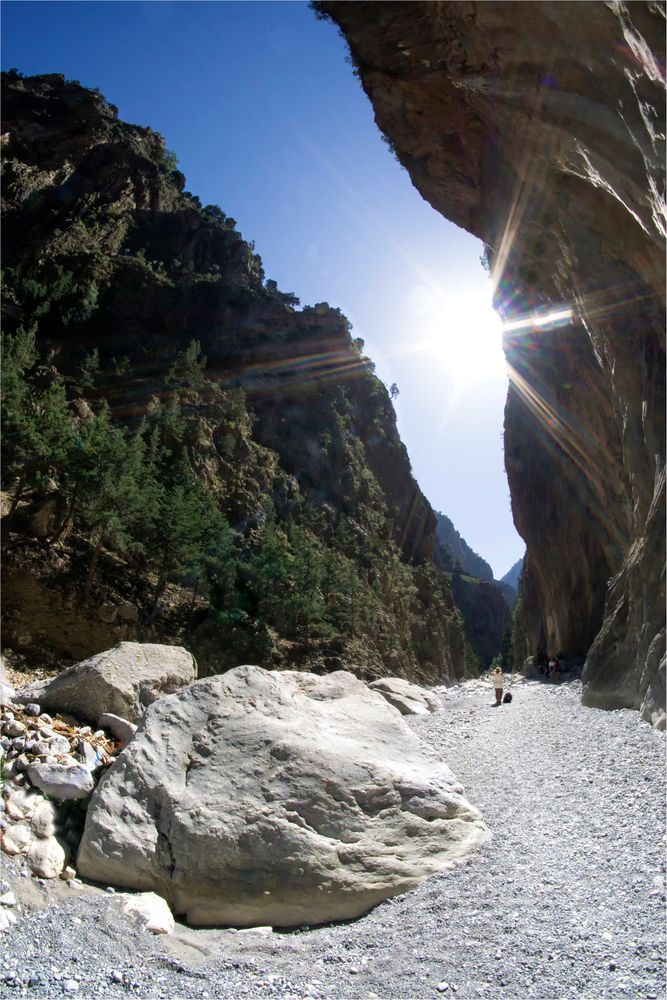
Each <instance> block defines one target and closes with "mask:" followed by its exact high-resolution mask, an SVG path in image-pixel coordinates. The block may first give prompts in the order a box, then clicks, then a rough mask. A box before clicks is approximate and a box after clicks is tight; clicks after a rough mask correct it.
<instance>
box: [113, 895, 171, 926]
mask: <svg viewBox="0 0 667 1000" xmlns="http://www.w3.org/2000/svg"><path fill="white" fill-rule="evenodd" d="M118 898H119V899H122V900H124V902H123V913H129V914H132V915H135V916H137V917H139V919H140V920H141V922H142V923H143V924H144V926H145V927H146V930H148V931H150V932H151V934H171V932H172V931H173V929H174V926H175V925H174V917H173V914H172V912H171V910H170V909H169V905H168V903H167V901H166V900H165V899H163V898H162V896H158V895H157V893H155V892H140V893H138V894H137V895H136V896H128V895H125V894H122V895H121V896H119V897H118Z"/></svg>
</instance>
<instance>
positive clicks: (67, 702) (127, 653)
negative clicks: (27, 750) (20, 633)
mask: <svg viewBox="0 0 667 1000" xmlns="http://www.w3.org/2000/svg"><path fill="white" fill-rule="evenodd" d="M195 676H196V664H195V661H194V658H193V657H192V654H191V653H188V651H187V650H186V649H183V648H182V647H181V646H162V645H158V644H157V643H140V642H120V643H119V644H118V645H117V646H115V647H114V648H113V649H109V650H107V651H106V652H104V653H97V654H96V655H95V656H91V657H90V659H88V660H83V662H81V663H77V664H76V665H75V666H73V667H70V668H69V670H65V671H64V672H63V673H61V674H58V676H57V677H54V678H52V679H51V680H46V681H38V682H37V683H36V684H31V685H30V687H28V688H24V689H23V690H22V691H19V692H18V693H17V695H16V698H17V701H19V702H21V703H25V702H27V701H32V700H35V701H39V703H40V705H41V706H42V707H43V708H46V709H48V710H49V711H53V712H61V713H62V712H66V713H70V714H71V715H73V716H75V717H76V718H78V719H83V720H86V721H92V722H95V721H96V720H97V719H98V718H99V716H100V715H102V714H103V713H104V712H111V713H112V714H114V715H119V716H121V718H124V719H129V720H130V721H131V722H137V721H138V720H139V719H140V718H141V716H142V715H143V714H144V711H145V710H146V708H147V706H148V705H150V704H152V703H153V702H154V701H155V700H156V699H157V698H162V697H163V696H164V695H167V694H171V693H172V692H173V691H177V690H178V689H179V688H181V687H184V686H185V685H187V684H191V683H192V682H193V681H194V679H195ZM16 735H18V733H17V734H16Z"/></svg>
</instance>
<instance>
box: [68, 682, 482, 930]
mask: <svg viewBox="0 0 667 1000" xmlns="http://www.w3.org/2000/svg"><path fill="white" fill-rule="evenodd" d="M462 791H463V789H462V788H461V786H460V785H459V784H458V782H457V781H456V779H455V778H454V776H453V775H452V773H451V771H450V770H449V768H448V767H447V766H446V765H445V764H444V763H441V762H439V761H437V760H434V759H433V757H432V756H431V755H429V754H428V753H426V752H425V748H424V747H423V745H422V744H421V742H420V741H419V739H418V737H417V736H416V735H415V734H414V733H413V732H412V731H411V729H410V728H409V727H408V726H407V724H406V723H405V722H404V721H403V719H402V718H401V716H400V715H399V713H398V712H397V711H396V710H395V709H393V708H391V707H390V706H389V705H388V704H387V703H386V702H385V700H384V699H383V698H381V697H380V696H379V695H378V694H377V693H375V692H373V691H370V690H369V689H368V686H367V685H366V684H364V683H363V682H361V681H359V680H357V679H356V678H355V677H354V676H352V674H348V673H344V672H338V673H334V674H329V675H327V676H324V677H318V676H315V675H313V674H305V673H296V672H291V671H286V672H278V671H275V672H271V671H266V670H262V669H261V668H259V667H253V666H244V667H237V668H236V669H235V670H231V671H229V672H227V673H226V674H223V675H221V676H216V677H211V678H208V679H206V680H202V681H198V682H196V683H195V684H192V685H190V686H189V687H188V688H186V689H184V690H183V691H180V692H178V693H177V694H174V695H171V696H169V697H167V698H162V699H160V700H159V701H158V702H156V703H155V704H154V705H152V706H151V707H150V709H149V710H148V712H147V713H146V716H145V717H144V720H143V722H142V725H141V726H140V728H139V731H138V732H137V733H136V735H135V736H134V738H133V740H132V742H131V743H130V745H129V746H128V747H127V749H126V750H124V751H123V753H122V754H121V755H120V756H119V758H118V760H117V761H116V762H115V763H114V764H113V766H112V767H111V768H110V769H109V771H108V772H107V773H106V774H105V776H104V778H103V779H102V781H101V782H100V784H99V785H98V787H97V789H96V791H95V792H94V793H93V795H92V797H91V801H90V804H89V807H88V811H87V815H86V825H85V829H84V833H83V838H82V841H81V845H80V847H79V854H78V859H77V870H78V872H79V874H80V875H82V876H84V877H88V878H92V879H95V880H96V881H99V882H110V883H112V884H115V885H119V886H128V887H131V888H135V889H144V890H154V891H156V892H157V893H159V895H161V896H163V897H164V898H165V899H167V900H168V902H169V903H170V905H171V908H172V910H173V911H174V913H176V914H185V915H186V918H187V920H188V922H189V923H191V924H195V925H215V924H223V925H227V926H237V927H243V926H253V925H271V926H277V927H280V926H295V925H297V926H298V925H304V924H318V923H325V922H327V921H331V920H342V919H347V918H351V917H355V916H358V915H359V914H361V913H363V912H365V911H366V910H368V909H370V908H371V907H372V906H374V905H375V904H376V903H378V902H380V900H382V899H386V898H387V897H389V896H393V895H397V894H399V893H402V892H405V891H406V890H408V889H410V888H412V887H413V886H415V885H418V884H419V883H420V882H421V881H423V879H424V878H426V876H427V875H429V874H431V873H433V872H436V871H439V870H441V869H443V868H445V867H449V866H451V865H452V864H453V863H454V862H456V861H458V860H463V859H465V858H467V857H469V856H470V854H471V853H472V852H473V851H474V850H475V849H476V848H477V846H478V845H479V844H480V843H482V842H483V841H484V840H485V839H486V838H487V836H488V830H487V828H486V826H485V824H484V822H483V820H482V817H481V815H480V813H479V812H478V811H477V809H475V808H474V807H473V806H471V805H470V804H469V803H468V802H467V801H466V800H465V799H464V798H463V795H462Z"/></svg>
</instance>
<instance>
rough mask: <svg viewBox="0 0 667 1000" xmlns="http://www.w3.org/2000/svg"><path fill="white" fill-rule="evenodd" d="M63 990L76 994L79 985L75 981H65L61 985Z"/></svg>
mask: <svg viewBox="0 0 667 1000" xmlns="http://www.w3.org/2000/svg"><path fill="white" fill-rule="evenodd" d="M63 989H64V990H66V991H67V992H68V993H76V992H77V990H78V989H79V984H78V982H77V980H76V979H66V980H65V982H64V983H63Z"/></svg>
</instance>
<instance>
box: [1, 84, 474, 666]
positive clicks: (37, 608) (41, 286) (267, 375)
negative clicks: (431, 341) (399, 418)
mask: <svg viewBox="0 0 667 1000" xmlns="http://www.w3.org/2000/svg"><path fill="white" fill-rule="evenodd" d="M2 143H3V263H4V274H3V278H4V280H3V289H2V295H3V299H2V307H3V326H4V331H5V337H6V343H5V363H6V371H7V372H9V376H8V377H7V378H6V379H5V387H4V393H5V395H4V399H3V405H4V407H5V439H4V443H3V448H4V452H3V455H4V477H5V478H4V480H3V482H4V488H5V489H6V490H7V491H8V498H7V499H8V506H9V508H10V516H9V518H8V519H7V520H6V523H5V525H4V533H5V538H6V542H7V545H6V558H5V571H6V573H7V576H8V582H9V586H8V587H7V589H6V594H7V595H8V599H7V600H6V602H5V611H6V616H7V625H6V627H5V641H6V642H7V643H9V645H10V646H14V648H15V649H19V650H21V651H22V652H24V653H26V654H27V655H29V656H32V655H34V654H35V653H36V652H39V651H40V650H41V652H42V653H43V654H44V653H45V651H46V655H47V658H48V656H49V655H51V654H52V653H53V654H54V655H55V654H59V655H61V656H63V657H65V658H68V657H69V658H81V657H82V656H86V655H90V654H91V653H95V652H97V651H99V649H101V648H104V647H106V646H108V645H109V644H110V641H113V640H114V639H118V638H130V639H132V638H142V637H144V636H147V637H150V638H154V639H158V640H159V639H165V638H166V639H178V640H179V641H184V642H186V643H187V644H188V645H189V646H190V647H191V648H192V649H194V650H195V651H196V653H197V656H198V659H199V660H200V661H201V662H200V666H201V667H205V668H206V669H207V670H210V671H218V670H221V669H225V668H227V667H229V666H235V665H236V664H237V663H240V662H241V663H242V662H248V659H247V658H248V657H252V658H253V659H254V661H255V662H260V663H263V664H265V665H271V664H273V665H277V666H280V665H285V664H294V663H299V664H300V665H301V666H304V667H310V668H312V669H317V670H322V671H324V670H329V669H334V668H336V667H337V666H340V665H344V664H347V665H349V664H350V662H352V663H353V665H354V667H355V669H357V670H358V671H359V672H360V673H362V674H369V675H373V674H374V675H378V674H382V673H385V672H390V673H402V674H403V675H404V676H408V675H411V676H422V677H431V678H433V679H435V678H436V677H439V676H440V677H446V676H451V677H454V676H457V675H460V674H461V672H462V671H463V670H464V654H463V641H464V640H463V634H462V631H461V623H460V617H459V615H458V612H457V611H456V609H455V608H454V605H453V602H452V598H451V593H450V591H449V587H448V584H447V581H446V578H445V575H444V573H442V572H440V571H439V570H438V569H437V568H436V567H435V565H433V563H432V562H431V555H432V552H433V548H434V545H435V523H436V522H435V516H434V513H433V511H432V509H431V507H430V505H429V503H428V502H427V500H426V499H425V498H424V496H423V495H422V493H421V491H420V490H419V487H418V486H417V484H416V482H415V480H414V478H413V477H412V474H411V470H410V463H409V460H408V456H407V453H406V450H405V447H404V446H403V444H402V442H401V440H400V438H399V436H398V432H397V429H396V421H395V415H394V411H393V407H392V405H391V402H390V400H389V396H388V393H387V392H386V390H385V387H384V386H383V384H382V383H381V382H380V381H379V380H378V379H377V378H376V377H375V376H374V374H373V366H372V363H371V362H370V360H369V359H368V358H365V357H364V356H363V353H362V347H363V343H362V342H360V341H355V340H353V338H352V336H351V333H350V325H349V323H348V322H347V320H346V319H345V317H344V316H343V315H342V314H341V313H340V311H339V310H338V309H335V308H331V307H330V306H328V305H327V304H326V303H320V304H317V305H315V306H312V307H304V308H303V309H299V308H298V299H296V297H295V296H293V295H291V294H289V293H284V292H281V291H280V290H279V289H278V288H277V285H276V283H275V282H274V281H271V280H267V279H266V278H265V275H264V272H263V268H262V262H261V259H260V258H259V256H258V255H257V254H256V253H255V251H254V246H253V245H252V244H249V243H247V242H246V241H245V240H244V239H243V238H242V237H241V235H240V234H239V233H238V231H237V230H236V225H235V222H234V220H233V219H230V218H228V217H227V216H226V215H225V213H224V212H223V211H222V210H221V209H220V208H218V207H217V206H213V205H209V206H202V205H201V204H200V202H199V199H198V198H197V197H196V196H194V195H192V194H190V193H189V192H187V191H185V190H184V185H185V178H184V177H183V175H182V174H181V173H180V172H179V171H178V170H177V169H176V160H175V157H174V155H173V154H172V153H170V152H169V151H167V150H166V149H165V147H164V142H163V140H162V138H161V137H160V136H159V135H158V134H157V133H155V132H153V131H152V130H151V129H148V128H140V127H138V126H134V125H128V124H126V123H123V122H121V121H119V120H118V117H117V111H116V109H115V108H114V107H113V105H110V104H108V103H107V101H106V100H105V99H104V98H103V97H102V96H101V95H100V94H99V93H96V92H92V91H90V90H87V89H85V88H83V87H81V86H79V85H78V84H77V83H75V82H67V81H65V80H64V79H63V77H61V76H57V75H50V76H38V77H31V78H23V77H22V76H21V75H20V74H17V73H15V72H14V73H9V74H3V135H2ZM133 468H134V469H135V472H133V471H132V469H133ZM195 529H196V530H195ZM193 532H194V534H193ZM31 537H32V538H34V537H37V538H38V539H39V541H38V543H36V544H37V545H38V546H43V549H42V548H39V547H38V548H37V549H35V546H34V545H33V544H32V543H31V542H30V538H31ZM86 567H87V569H86ZM172 584H173V585H174V586H176V587H180V588H181V594H183V593H185V595H186V598H187V599H186V600H183V599H180V604H179V598H178V593H177V592H176V591H174V592H173V594H172V596H174V595H175V596H174V600H172V602H171V603H172V605H173V604H174V601H175V603H176V604H177V605H178V609H180V612H182V614H181V615H180V618H179V622H178V627H176V625H174V621H173V617H174V616H173V615H172V621H171V624H169V626H168V624H167V622H166V619H165V617H164V614H165V613H166V611H165V600H166V598H167V597H168V596H169V593H170V591H169V587H170V586H171V585H172ZM187 588H190V590H191V597H190V593H189V592H188V589H187ZM151 592H152V596H151ZM47 595H48V597H47ZM166 603H169V602H166ZM121 612H122V615H123V616H124V617H122V619H121ZM100 618H101V619H102V621H100Z"/></svg>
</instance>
